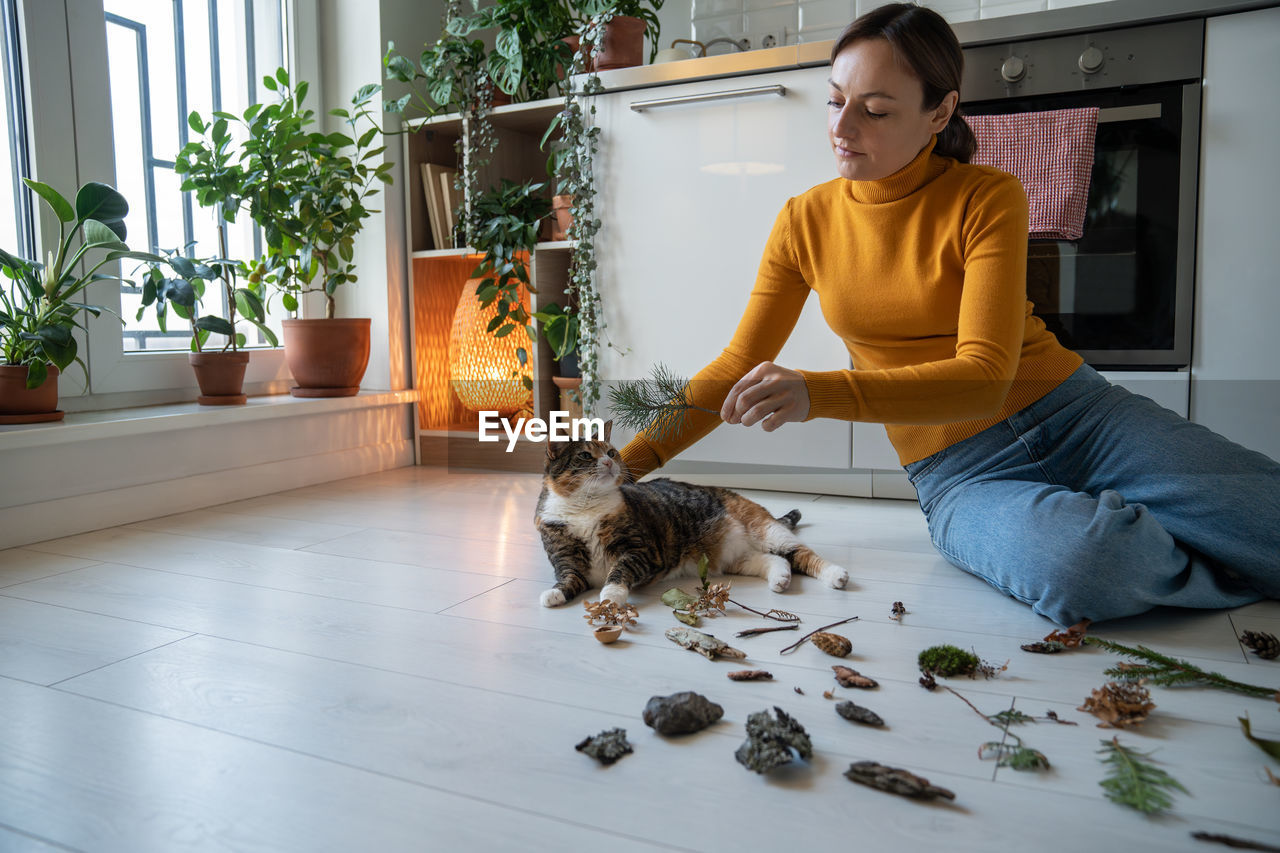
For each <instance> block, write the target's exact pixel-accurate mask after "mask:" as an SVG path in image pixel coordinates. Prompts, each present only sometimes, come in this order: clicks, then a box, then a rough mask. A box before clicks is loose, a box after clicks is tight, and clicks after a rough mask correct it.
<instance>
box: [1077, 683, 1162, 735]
mask: <svg viewBox="0 0 1280 853" xmlns="http://www.w3.org/2000/svg"><path fill="white" fill-rule="evenodd" d="M1155 707H1156V703H1155V702H1152V701H1151V693H1150V692H1149V691H1148V690H1147V688H1145V687H1143V686H1142V685H1141V684H1138V683H1137V682H1136V681H1109V682H1107V683H1106V684H1104V685H1102V686H1101V687H1096V688H1094V690H1093V694H1092V695H1091V696H1089V697H1087V698H1086V699H1085V700H1084V704H1083V705H1081V706H1080V707H1079V708H1077V709H1076V710H1077V711H1088V712H1089V713H1090V714H1093V715H1094V716H1095V717H1097V718H1098V719H1100V720H1102V722H1100V723H1098V728H1102V729H1113V728H1114V729H1123V728H1126V727H1128V726H1135V725H1137V724H1138V723H1141V722H1144V721H1145V720H1146V719H1147V715H1148V714H1150V713H1151V711H1152V710H1153V709H1154V708H1155Z"/></svg>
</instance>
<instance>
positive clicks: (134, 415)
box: [0, 389, 419, 450]
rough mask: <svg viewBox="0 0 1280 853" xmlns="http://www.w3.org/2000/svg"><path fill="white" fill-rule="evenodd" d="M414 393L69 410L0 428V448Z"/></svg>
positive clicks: (350, 406) (370, 402)
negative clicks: (46, 419) (60, 416)
mask: <svg viewBox="0 0 1280 853" xmlns="http://www.w3.org/2000/svg"><path fill="white" fill-rule="evenodd" d="M418 397H419V392H418V391H416V390H412V389H409V390H404V391H361V392H360V393H359V394H357V395H356V396H354V397H312V398H301V397H293V396H291V395H289V394H274V395H270V396H263V397H250V398H249V402H248V403H247V404H245V405H243V406H201V405H199V404H198V403H170V404H167V405H163V406H140V407H138V408H133V409H113V410H109V411H101V412H68V413H67V416H66V417H65V418H64V419H63V420H61V421H57V422H54V423H46V424H23V425H11V426H0V450H21V449H23V448H27V447H48V446H50V445H56V444H71V443H74V442H78V441H94V440H98V439H104V438H115V437H118V436H134V435H146V434H150V433H161V432H170V431H174V430H183V429H194V428H198V427H208V426H219V425H222V424H233V423H250V422H254V421H266V420H273V419H276V418H290V417H299V416H302V415H314V414H323V413H326V412H346V411H353V410H359V409H372V408H378V407H381V406H392V405H399V404H402V403H404V404H408V403H414V402H417V400H418Z"/></svg>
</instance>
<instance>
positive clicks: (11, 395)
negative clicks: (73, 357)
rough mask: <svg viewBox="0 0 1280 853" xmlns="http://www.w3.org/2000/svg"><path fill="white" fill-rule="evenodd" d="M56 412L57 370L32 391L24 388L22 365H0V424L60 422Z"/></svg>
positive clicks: (25, 378) (50, 373)
mask: <svg viewBox="0 0 1280 853" xmlns="http://www.w3.org/2000/svg"><path fill="white" fill-rule="evenodd" d="M64 414H65V412H62V411H61V410H59V409H58V368H57V367H56V366H55V365H52V364H51V365H49V375H48V376H46V377H45V380H44V382H42V383H41V384H40V385H39V386H38V387H36V388H31V389H28V388H27V366H26V365H25V364H4V365H0V424H39V423H45V422H48V421H60V420H62V417H63V415H64Z"/></svg>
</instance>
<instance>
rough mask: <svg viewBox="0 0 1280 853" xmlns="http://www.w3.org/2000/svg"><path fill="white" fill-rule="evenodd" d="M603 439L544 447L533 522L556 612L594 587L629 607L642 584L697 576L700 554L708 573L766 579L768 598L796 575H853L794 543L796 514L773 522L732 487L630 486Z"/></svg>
mask: <svg viewBox="0 0 1280 853" xmlns="http://www.w3.org/2000/svg"><path fill="white" fill-rule="evenodd" d="M611 427H612V422H610V423H608V424H606V425H605V433H604V435H605V438H604V440H603V441H599V440H589V441H567V442H566V441H560V442H553V441H548V442H547V462H546V469H545V471H544V473H543V477H542V493H541V494H540V495H539V496H538V509H537V512H536V514H535V516H534V521H535V523H536V524H537V526H538V532H539V533H541V534H542V545H543V547H544V548H545V549H546V552H547V557H548V558H549V559H550V560H551V566H552V568H553V569H555V575H556V584H555V586H554V587H552V588H551V589H548V590H546V591H545V592H543V593H542V604H543V606H545V607H558V606H559V605H561V604H564V603H565V602H567V601H570V600H571V599H573V597H574V596H576V595H578V593H580V592H583V591H585V590H587V589H589V588H592V587H600V598H601V600H604V599H610V600H612V601H615V602H617V603H618V604H625V603H626V601H627V595H628V594H629V593H630V591H631V590H632V589H633V588H635V587H638V586H641V585H643V584H647V583H649V582H650V581H654V580H657V579H658V578H661V577H665V576H668V575H672V576H688V575H690V574H693V575H696V572H697V565H698V560H699V558H701V557H702V555H703V554H705V555H707V557H708V559H709V561H710V562H709V569H710V571H711V572H713V573H715V572H724V573H728V574H739V575H754V576H756V577H762V578H767V579H768V581H769V586H770V588H771V589H773V591H774V592H782V591H784V590H785V589H786V588H787V587H788V586H789V585H790V584H791V571H792V570H793V569H795V570H798V571H801V572H804V573H805V574H806V575H810V576H811V577H815V578H821V579H822V580H823V581H824V582H825V583H826V584H827V585H828V586H831V587H834V588H835V589H841V588H843V587H844V585H845V584H846V583H847V582H848V580H849V573H848V572H847V571H845V570H844V569H842V568H840V567H839V566H837V565H833V564H832V563H828V562H827V561H826V560H824V559H823V558H822V557H819V556H818V555H817V554H815V553H814V552H813V551H812V550H811V549H810V548H808V547H806V546H805V545H802V544H801V543H800V540H799V539H797V538H796V537H795V534H794V533H793V531H794V530H795V527H796V524H797V522H799V520H800V512H799V510H794V509H793V510H792V511H791V512H789V513H787V514H786V515H784V516H783V517H782V518H774V517H773V516H772V515H770V514H769V511H768V510H766V509H765V508H764V507H762V506H760V505H759V504H757V503H754V502H752V501H749V500H747V499H746V498H744V497H742V496H741V495H738V494H735V493H733V492H731V491H729V490H728V489H719V488H715V487H712V486H692V485H689V484H687V483H678V482H676V481H674V480H667V479H660V480H653V481H650V482H646V483H628V482H625V480H626V467H625V466H624V465H623V464H622V459H621V457H620V456H619V455H618V451H617V450H615V449H614V447H613V445H611V444H610V443H609V433H610V430H611Z"/></svg>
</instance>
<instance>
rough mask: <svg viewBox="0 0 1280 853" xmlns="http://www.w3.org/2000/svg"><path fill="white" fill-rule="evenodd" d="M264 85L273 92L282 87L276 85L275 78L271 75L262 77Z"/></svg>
mask: <svg viewBox="0 0 1280 853" xmlns="http://www.w3.org/2000/svg"><path fill="white" fill-rule="evenodd" d="M262 85H263V86H265V87H266V88H268V89H270V90H271V91H273V92H274V91H276V90H278V89H279V88H280V87H279V86H277V85H276V81H275V78H273V77H270V76H268V77H263V78H262Z"/></svg>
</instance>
